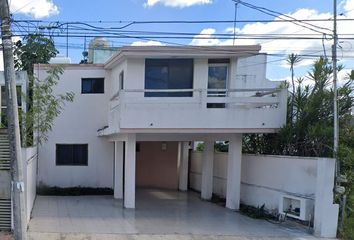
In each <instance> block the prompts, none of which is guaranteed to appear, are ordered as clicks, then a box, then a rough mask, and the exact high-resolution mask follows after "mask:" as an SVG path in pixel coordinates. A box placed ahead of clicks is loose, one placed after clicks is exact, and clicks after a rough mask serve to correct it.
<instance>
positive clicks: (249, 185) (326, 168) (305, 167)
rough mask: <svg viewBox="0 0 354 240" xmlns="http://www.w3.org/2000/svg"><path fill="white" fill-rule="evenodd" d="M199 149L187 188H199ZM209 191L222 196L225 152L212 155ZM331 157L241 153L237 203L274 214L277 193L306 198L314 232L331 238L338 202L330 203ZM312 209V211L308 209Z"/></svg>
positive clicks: (201, 154) (225, 165)
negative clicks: (261, 207) (211, 180)
mask: <svg viewBox="0 0 354 240" xmlns="http://www.w3.org/2000/svg"><path fill="white" fill-rule="evenodd" d="M202 156H203V153H202V152H195V151H194V152H192V153H191V159H190V163H191V170H190V175H189V177H190V187H191V188H192V189H195V190H197V191H200V189H201V179H202V177H201V172H202V162H203V158H202ZM214 156H215V157H214V181H213V183H214V184H213V192H214V193H215V194H217V195H219V196H222V197H225V196H226V176H227V156H228V154H227V153H215V154H214ZM334 168H335V160H334V159H331V158H309V157H290V156H272V155H243V156H242V171H241V202H242V203H244V204H247V205H251V206H255V207H260V206H262V205H263V204H265V208H266V209H267V210H269V211H271V212H273V213H278V206H279V201H280V198H281V196H283V195H292V196H297V197H301V198H304V199H307V200H309V201H310V203H311V205H312V204H313V205H314V206H315V211H314V215H313V214H312V216H314V233H315V235H316V236H319V237H331V238H333V237H335V236H336V231H337V221H338V205H337V204H333V179H334ZM311 212H312V211H311Z"/></svg>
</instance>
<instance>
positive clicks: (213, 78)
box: [207, 59, 230, 108]
mask: <svg viewBox="0 0 354 240" xmlns="http://www.w3.org/2000/svg"><path fill="white" fill-rule="evenodd" d="M208 62H209V69H208V89H213V90H212V91H208V97H226V92H225V89H227V84H228V75H229V70H228V69H229V62H230V60H229V59H209V61H208ZM218 89H220V91H218ZM207 108H225V103H208V104H207Z"/></svg>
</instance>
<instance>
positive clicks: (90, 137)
mask: <svg viewBox="0 0 354 240" xmlns="http://www.w3.org/2000/svg"><path fill="white" fill-rule="evenodd" d="M36 74H37V76H38V77H39V79H44V78H45V76H46V74H45V66H44V67H41V68H40V70H39V71H37V73H36ZM106 74H107V73H106V71H105V70H104V69H103V66H102V65H89V64H88V65H69V66H66V68H65V72H64V74H63V75H62V76H61V79H60V81H59V83H58V85H57V86H56V87H55V89H54V92H55V93H58V94H59V93H66V92H68V91H73V92H74V93H75V98H74V102H72V103H67V104H66V105H65V107H64V110H63V111H62V113H61V114H60V116H59V117H58V118H57V119H55V121H54V126H53V129H52V131H51V132H50V133H49V136H48V141H47V142H45V143H44V144H43V145H42V146H41V147H40V150H39V162H38V164H39V172H38V184H39V185H42V184H44V185H47V186H59V187H73V186H84V187H110V188H112V187H113V159H114V158H113V154H114V146H113V143H112V142H108V141H107V140H106V139H104V138H100V137H97V130H98V129H100V128H102V127H104V126H107V125H108V119H107V118H108V117H107V116H108V110H109V93H110V89H111V82H110V81H109V80H108V79H107V78H106V79H105V94H81V78H85V77H106ZM60 143H64V144H65V143H67V144H86V143H87V144H88V166H56V164H55V151H56V150H55V147H56V146H55V145H56V144H60Z"/></svg>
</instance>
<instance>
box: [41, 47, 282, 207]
mask: <svg viewBox="0 0 354 240" xmlns="http://www.w3.org/2000/svg"><path fill="white" fill-rule="evenodd" d="M260 49H261V48H260V46H258V45H254V46H214V47H210V46H208V47H199V46H198V47H196V46H189V47H170V46H150V47H122V48H120V49H119V50H118V51H117V53H116V54H114V55H113V56H112V57H111V58H110V59H109V60H108V61H107V62H106V63H104V64H100V65H97V64H81V65H79V64H67V65H65V66H64V67H65V72H64V74H63V75H62V76H61V79H60V81H59V84H58V85H57V86H56V88H55V92H56V93H65V92H68V91H73V92H74V93H75V99H74V102H72V103H68V104H67V105H66V106H65V107H64V111H63V112H62V113H61V115H60V116H59V117H58V118H57V119H56V120H55V122H54V126H53V129H52V132H51V133H50V134H49V137H48V141H47V142H45V143H44V144H43V145H42V146H40V148H39V163H38V166H39V168H38V182H39V185H43V186H58V187H73V186H83V187H97V188H100V187H108V188H112V189H113V190H114V197H115V198H123V199H124V201H123V202H124V206H125V207H126V208H134V207H135V198H136V196H135V189H136V187H158V188H168V189H176V190H178V189H180V190H187V188H188V149H189V143H190V142H194V141H203V142H204V144H205V150H204V159H203V173H202V180H201V181H202V182H201V186H202V187H201V196H202V198H203V199H210V198H211V195H212V185H213V182H212V181H213V154H214V148H213V143H214V142H215V141H229V155H228V170H227V189H226V206H227V207H228V208H230V209H238V208H239V204H240V185H241V164H242V155H241V150H242V149H241V148H242V134H243V133H271V132H276V131H277V130H278V129H279V128H280V127H282V126H283V125H284V124H285V121H286V104H287V89H283V88H281V83H279V82H272V81H268V80H267V79H266V78H265V76H266V62H267V56H266V55H265V54H261V53H259V51H260ZM48 67H50V65H36V66H35V69H36V74H37V77H38V78H39V80H42V79H44V78H45V76H46V69H47V68H48Z"/></svg>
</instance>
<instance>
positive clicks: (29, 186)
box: [22, 147, 38, 223]
mask: <svg viewBox="0 0 354 240" xmlns="http://www.w3.org/2000/svg"><path fill="white" fill-rule="evenodd" d="M37 156H38V155H37V148H36V147H30V148H22V162H23V165H24V168H23V170H24V177H23V179H24V183H25V194H26V217H27V223H28V222H29V220H30V218H31V212H32V209H33V205H34V200H35V199H36V185H37V161H38V158H37Z"/></svg>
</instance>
